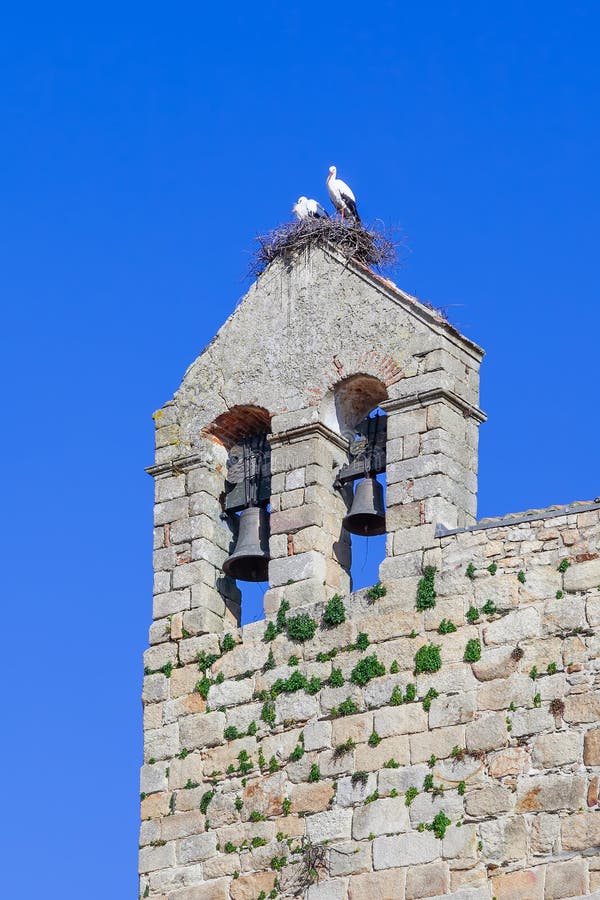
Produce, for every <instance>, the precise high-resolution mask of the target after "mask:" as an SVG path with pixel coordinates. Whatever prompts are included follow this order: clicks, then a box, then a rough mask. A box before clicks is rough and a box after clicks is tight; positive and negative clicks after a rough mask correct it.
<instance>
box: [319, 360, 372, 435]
mask: <svg viewBox="0 0 600 900" xmlns="http://www.w3.org/2000/svg"><path fill="white" fill-rule="evenodd" d="M387 396H388V393H387V389H386V387H385V385H384V384H383V382H382V381H380V380H379V378H375V376H374V375H365V374H362V373H361V374H358V375H350V377H349V378H344V380H343V381H340V382H339V383H338V384H337V385H336V386H335V389H334V391H333V394H332V395H330V396H329V397H328V398H326V400H325V401H324V410H323V412H324V420H325V424H326V425H329V427H330V428H332V429H333V430H334V431H337V432H339V434H341V435H342V436H343V437H345V438H347V439H348V440H354V437H355V434H356V426H357V425H358V424H359V423H360V422H362V420H363V419H364V418H365V416H367V415H369V413H371V412H372V411H373V410H374V409H376V408H377V407H378V406H379V404H380V403H381V402H382V401H383V400H387Z"/></svg>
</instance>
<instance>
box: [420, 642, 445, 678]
mask: <svg viewBox="0 0 600 900" xmlns="http://www.w3.org/2000/svg"><path fill="white" fill-rule="evenodd" d="M441 668H442V657H441V654H440V648H439V646H438V644H425V645H424V646H423V647H419V649H418V650H417V652H416V653H415V675H419V674H420V673H421V672H437V671H438V670H439V669H441Z"/></svg>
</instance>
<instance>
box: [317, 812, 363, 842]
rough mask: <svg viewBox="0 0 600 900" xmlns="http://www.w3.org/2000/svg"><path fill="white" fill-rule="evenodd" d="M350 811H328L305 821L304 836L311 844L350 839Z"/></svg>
mask: <svg viewBox="0 0 600 900" xmlns="http://www.w3.org/2000/svg"><path fill="white" fill-rule="evenodd" d="M351 828H352V810H351V809H342V808H337V809H328V810H326V811H325V812H320V813H315V815H312V816H309V817H308V818H307V819H306V835H307V837H308V839H309V840H310V841H312V843H313V844H320V843H322V842H323V841H335V840H343V839H349V838H350V831H351Z"/></svg>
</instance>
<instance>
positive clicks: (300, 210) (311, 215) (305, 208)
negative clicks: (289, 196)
mask: <svg viewBox="0 0 600 900" xmlns="http://www.w3.org/2000/svg"><path fill="white" fill-rule="evenodd" d="M292 212H293V213H294V215H295V216H296V218H297V219H299V221H300V222H302V221H303V220H304V219H328V218H329V216H328V214H327V213H326V212H325V210H324V209H323V207H322V206H321V204H320V203H319V202H318V200H309V199H308V197H298V200H297V202H296V203H294V205H293V206H292Z"/></svg>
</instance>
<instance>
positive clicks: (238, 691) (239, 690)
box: [208, 678, 254, 709]
mask: <svg viewBox="0 0 600 900" xmlns="http://www.w3.org/2000/svg"><path fill="white" fill-rule="evenodd" d="M253 692H254V679H253V678H244V679H243V680H242V681H223V682H222V683H221V684H213V685H212V687H211V688H210V690H209V692H208V703H209V706H210V707H211V709H219V708H220V707H221V706H237V705H238V704H240V703H249V702H250V700H252V694H253Z"/></svg>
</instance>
